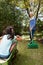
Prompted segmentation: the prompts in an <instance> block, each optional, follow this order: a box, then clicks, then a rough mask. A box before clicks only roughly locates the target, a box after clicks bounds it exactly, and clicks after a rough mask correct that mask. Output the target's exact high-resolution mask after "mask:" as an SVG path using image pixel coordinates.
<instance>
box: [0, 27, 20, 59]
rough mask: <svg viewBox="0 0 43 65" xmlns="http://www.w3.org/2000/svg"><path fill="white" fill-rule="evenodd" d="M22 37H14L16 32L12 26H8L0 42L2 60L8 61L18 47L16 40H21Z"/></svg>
mask: <svg viewBox="0 0 43 65" xmlns="http://www.w3.org/2000/svg"><path fill="white" fill-rule="evenodd" d="M19 38H21V37H20V36H17V37H15V36H14V30H13V27H12V26H8V27H7V28H6V29H5V30H4V31H3V37H2V39H1V41H0V58H1V59H6V58H8V57H9V56H10V54H11V52H12V50H13V48H14V47H15V46H16V42H15V39H17V40H19Z"/></svg>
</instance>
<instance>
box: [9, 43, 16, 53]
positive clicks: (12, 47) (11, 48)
mask: <svg viewBox="0 0 43 65" xmlns="http://www.w3.org/2000/svg"><path fill="white" fill-rule="evenodd" d="M15 46H16V43H13V44H12V45H11V47H10V52H12V50H13V49H14V47H15Z"/></svg>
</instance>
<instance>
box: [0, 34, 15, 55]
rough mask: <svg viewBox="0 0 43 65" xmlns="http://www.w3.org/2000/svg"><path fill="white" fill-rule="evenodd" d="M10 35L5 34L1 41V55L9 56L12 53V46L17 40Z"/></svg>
mask: <svg viewBox="0 0 43 65" xmlns="http://www.w3.org/2000/svg"><path fill="white" fill-rule="evenodd" d="M8 36H9V35H4V36H3V38H2V40H1V42H0V55H3V56H8V55H9V54H10V51H9V49H10V47H11V45H12V44H13V43H14V42H15V39H16V37H15V36H14V39H13V40H11V39H8Z"/></svg>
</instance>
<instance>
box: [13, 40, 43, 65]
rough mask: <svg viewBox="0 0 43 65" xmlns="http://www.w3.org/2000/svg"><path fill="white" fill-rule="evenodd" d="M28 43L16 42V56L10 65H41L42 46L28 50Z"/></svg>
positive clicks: (42, 59) (42, 58)
mask: <svg viewBox="0 0 43 65" xmlns="http://www.w3.org/2000/svg"><path fill="white" fill-rule="evenodd" d="M28 42H29V41H26V40H24V41H21V42H18V46H17V48H18V55H17V57H16V59H15V60H14V59H13V64H12V65H43V44H41V43H38V44H39V48H38V49H28V48H27V44H28Z"/></svg>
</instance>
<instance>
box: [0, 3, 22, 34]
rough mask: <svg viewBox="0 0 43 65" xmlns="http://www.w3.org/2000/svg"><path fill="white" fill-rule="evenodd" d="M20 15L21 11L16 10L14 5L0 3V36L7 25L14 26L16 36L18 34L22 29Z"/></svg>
mask: <svg viewBox="0 0 43 65" xmlns="http://www.w3.org/2000/svg"><path fill="white" fill-rule="evenodd" d="M20 15H21V11H19V10H17V9H16V8H15V5H14V4H8V3H7V2H0V35H1V34H2V30H3V29H5V27H7V26H9V25H13V26H14V30H15V33H16V34H20V33H21V29H22V27H21V26H22V23H21V21H22V18H21V16H20Z"/></svg>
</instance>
